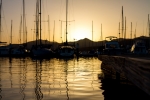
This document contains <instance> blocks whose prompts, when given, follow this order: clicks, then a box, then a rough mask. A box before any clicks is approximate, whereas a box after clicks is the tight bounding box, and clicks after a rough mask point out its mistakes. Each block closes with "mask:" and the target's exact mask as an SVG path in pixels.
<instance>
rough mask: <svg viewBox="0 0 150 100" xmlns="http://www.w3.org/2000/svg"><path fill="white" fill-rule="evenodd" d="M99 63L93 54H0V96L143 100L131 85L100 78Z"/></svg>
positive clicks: (7, 98) (45, 99)
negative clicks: (46, 56)
mask: <svg viewBox="0 0 150 100" xmlns="http://www.w3.org/2000/svg"><path fill="white" fill-rule="evenodd" d="M101 63H102V62H101V61H100V60H98V58H94V57H91V58H79V59H78V60H77V59H76V58H73V59H56V58H52V59H43V60H39V59H38V60H37V59H31V58H11V59H10V58H0V100H129V99H131V100H134V99H135V98H141V99H140V100H146V99H145V97H149V96H147V95H146V94H145V93H143V92H142V91H140V90H139V89H137V88H136V87H134V86H131V85H124V84H123V85H121V84H119V85H118V84H116V83H115V82H113V81H112V80H104V77H103V76H104V74H103V71H102V70H101V68H100V66H101ZM99 76H101V77H103V78H99ZM125 91H127V92H125ZM134 93H135V94H136V95H133V94H134ZM120 96H121V97H120ZM147 100H150V98H149V99H147Z"/></svg>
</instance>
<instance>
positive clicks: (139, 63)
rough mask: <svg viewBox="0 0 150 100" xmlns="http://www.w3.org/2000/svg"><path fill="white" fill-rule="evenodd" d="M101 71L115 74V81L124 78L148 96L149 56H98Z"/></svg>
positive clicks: (149, 87) (149, 79) (149, 88)
mask: <svg viewBox="0 0 150 100" xmlns="http://www.w3.org/2000/svg"><path fill="white" fill-rule="evenodd" d="M98 58H99V60H101V61H102V64H103V65H104V66H103V69H106V70H108V71H110V72H113V73H115V75H116V79H117V80H119V79H120V78H121V77H125V78H126V79H127V80H129V81H130V82H131V83H133V84H134V85H135V86H137V87H138V88H140V89H141V90H143V91H144V92H146V93H147V94H148V95H150V56H149V55H145V56H140V55H98Z"/></svg>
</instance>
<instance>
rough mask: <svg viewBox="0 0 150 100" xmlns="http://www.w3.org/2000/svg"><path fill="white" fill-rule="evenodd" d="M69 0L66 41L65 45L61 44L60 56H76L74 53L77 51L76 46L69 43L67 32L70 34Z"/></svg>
mask: <svg viewBox="0 0 150 100" xmlns="http://www.w3.org/2000/svg"><path fill="white" fill-rule="evenodd" d="M67 18H68V0H66V42H65V43H64V45H62V46H60V48H59V49H58V53H59V56H60V57H74V53H75V48H74V47H73V46H71V45H69V44H68V40H67V34H68V30H67V28H68V27H67V26H68V19H67Z"/></svg>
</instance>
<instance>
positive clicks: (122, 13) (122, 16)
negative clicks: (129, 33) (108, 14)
mask: <svg viewBox="0 0 150 100" xmlns="http://www.w3.org/2000/svg"><path fill="white" fill-rule="evenodd" d="M123 20H124V19H123V6H122V38H123V28H124V27H123V25H124V21H123Z"/></svg>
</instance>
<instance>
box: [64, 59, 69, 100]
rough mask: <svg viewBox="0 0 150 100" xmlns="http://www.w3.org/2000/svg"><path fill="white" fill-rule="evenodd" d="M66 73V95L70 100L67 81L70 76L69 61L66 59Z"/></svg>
mask: <svg viewBox="0 0 150 100" xmlns="http://www.w3.org/2000/svg"><path fill="white" fill-rule="evenodd" d="M65 72H66V75H65V76H66V79H65V81H66V95H67V100H69V94H68V91H69V89H68V80H67V76H68V61H67V59H66V66H65Z"/></svg>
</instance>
